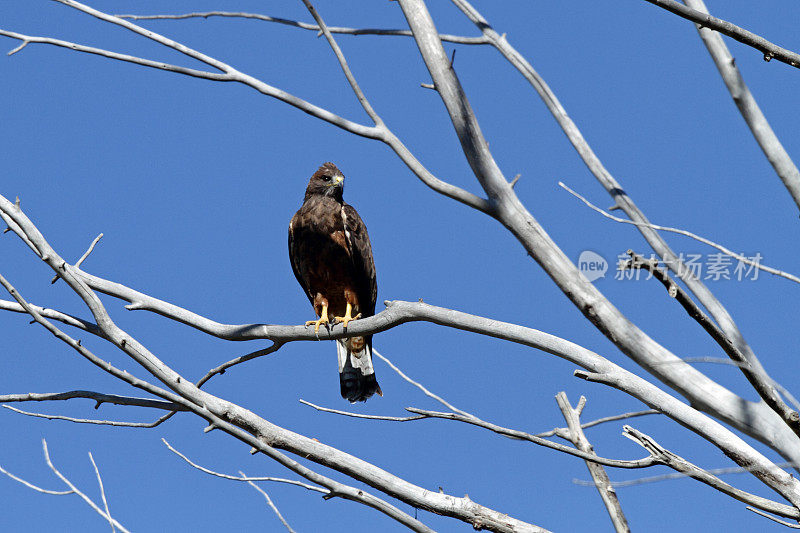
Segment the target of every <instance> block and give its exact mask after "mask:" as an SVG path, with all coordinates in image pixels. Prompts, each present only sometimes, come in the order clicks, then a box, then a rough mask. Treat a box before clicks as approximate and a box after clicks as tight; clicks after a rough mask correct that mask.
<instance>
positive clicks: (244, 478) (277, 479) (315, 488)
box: [161, 438, 330, 494]
mask: <svg viewBox="0 0 800 533" xmlns="http://www.w3.org/2000/svg"><path fill="white" fill-rule="evenodd" d="M161 442H163V443H164V445H165V446H166V447H167V448H169V450H170V451H171V452H172V453H174V454H175V455H177V456H178V457H180V458H181V459H183V460H184V461H186V462H187V463H188V464H189V465H190V466H192V467H193V468H196V469H197V470H200V471H201V472H204V473H206V474H209V475H212V476H215V477H219V478H222V479H229V480H231V481H275V482H277V483H286V484H288V485H296V486H298V487H303V488H304V489H308V490H313V491H316V492H321V493H323V494H328V493H329V492H330V490H328V489H325V488H322V487H319V486H317V485H309V484H308V483H303V482H302V481H295V480H294V479H285V478H280V477H272V476H266V477H265V476H262V477H247V476H245V475H242V476H241V477H238V476H231V475H229V474H221V473H219V472H214V471H213V470H209V469H208V468H206V467H204V466H200V465H199V464H197V463H195V462H193V461H192V460H191V459H189V458H188V457H186V456H185V455H184V454H182V453H181V452H179V451H178V450H176V449H175V448H173V447H172V445H171V444H170V443H169V442H167V440H166V439H164V438H162V439H161Z"/></svg>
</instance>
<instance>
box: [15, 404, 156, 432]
mask: <svg viewBox="0 0 800 533" xmlns="http://www.w3.org/2000/svg"><path fill="white" fill-rule="evenodd" d="M2 407H5V408H6V409H10V410H11V411H14V412H15V413H19V414H21V415H25V416H33V417H36V418H45V419H47V420H66V421H67V422H74V423H76V424H95V425H98V426H115V427H128V428H154V427H156V426H158V425H159V424H161V423H162V422H163V421H164V418H165V417H166V416H169V415H170V414H171V413H167V414H166V415H163V416H162V417H161V418H159V419H158V420H156V421H154V422H121V421H117V420H96V419H93V418H73V417H71V416H63V415H48V414H44V413H32V412H29V411H23V410H22V409H17V408H16V407H12V406H10V405H5V404H3V405H2Z"/></svg>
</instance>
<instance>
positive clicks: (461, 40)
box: [116, 11, 488, 45]
mask: <svg viewBox="0 0 800 533" xmlns="http://www.w3.org/2000/svg"><path fill="white" fill-rule="evenodd" d="M116 16H117V17H119V18H121V19H129V20H185V19H192V18H204V19H205V18H209V17H226V18H243V19H253V20H260V21H264V22H276V23H278V24H284V25H286V26H293V27H295V28H301V29H304V30H310V31H314V32H317V33H318V34H319V32H320V31H321V28H320V26H318V25H316V24H308V23H306V22H299V21H296V20H289V19H285V18H279V17H271V16H269V15H261V14H258V13H242V12H232V11H203V12H199V13H183V14H180V15H116ZM328 31H330V32H331V33H338V34H344V35H387V36H392V35H394V36H403V37H413V34H412V33H411V31H409V30H394V29H384V28H344V27H338V26H328ZM439 38H440V39H441V40H443V41H447V42H450V43H456V44H472V45H481V44H488V40H487V39H486V37H483V36H478V37H464V36H462V35H448V34H444V33H442V34H440V35H439Z"/></svg>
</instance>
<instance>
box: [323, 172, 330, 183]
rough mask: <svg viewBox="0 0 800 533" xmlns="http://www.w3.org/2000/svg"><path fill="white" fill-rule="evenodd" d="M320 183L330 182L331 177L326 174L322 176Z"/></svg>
mask: <svg viewBox="0 0 800 533" xmlns="http://www.w3.org/2000/svg"><path fill="white" fill-rule="evenodd" d="M322 181H325V182H328V181H331V177H330V176H328V175H327V174H326V175H324V176H322Z"/></svg>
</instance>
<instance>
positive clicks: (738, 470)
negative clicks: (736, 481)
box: [572, 461, 800, 488]
mask: <svg viewBox="0 0 800 533" xmlns="http://www.w3.org/2000/svg"><path fill="white" fill-rule="evenodd" d="M775 466H777V467H779V468H795V467H797V466H800V465H798V464H797V463H792V462H788V461H784V462H781V463H775ZM704 471H705V472H708V473H709V474H713V475H715V476H726V475H731V474H749V473H750V469H749V468H747V467H744V466H726V467H723V468H707V469H704ZM687 477H691V475H690V474H689V473H686V472H670V473H668V474H659V475H657V476H648V477H639V478H636V479H627V480H625V481H612V482H611V484H612V485H613V486H614V487H615V488H625V487H635V486H637V485H647V484H648V483H658V482H661V481H669V480H672V479H685V478H687ZM572 482H573V483H575V484H576V485H581V486H584V487H593V486H594V482H593V481H586V480H582V479H573V480H572Z"/></svg>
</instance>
